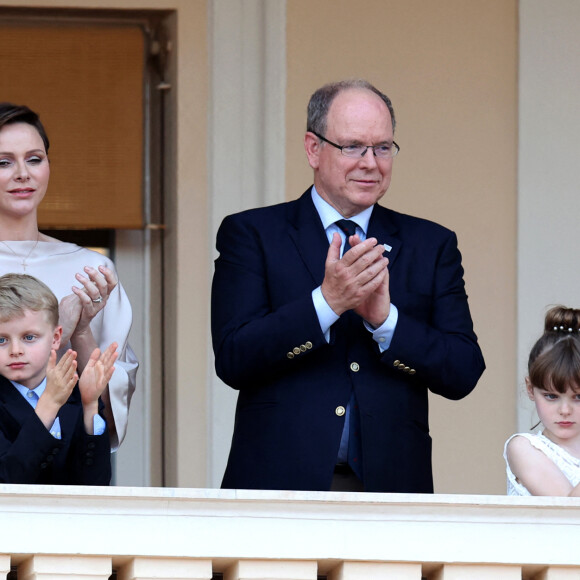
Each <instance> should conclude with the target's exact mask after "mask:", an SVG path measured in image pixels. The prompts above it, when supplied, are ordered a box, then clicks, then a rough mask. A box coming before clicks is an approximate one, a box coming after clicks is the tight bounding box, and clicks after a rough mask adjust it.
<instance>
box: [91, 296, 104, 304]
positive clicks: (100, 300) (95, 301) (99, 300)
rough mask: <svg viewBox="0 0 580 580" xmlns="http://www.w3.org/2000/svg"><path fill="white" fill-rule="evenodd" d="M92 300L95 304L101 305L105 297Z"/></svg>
mask: <svg viewBox="0 0 580 580" xmlns="http://www.w3.org/2000/svg"><path fill="white" fill-rule="evenodd" d="M91 300H92V301H93V302H94V303H95V304H99V302H102V301H103V297H102V296H99V297H98V298H91Z"/></svg>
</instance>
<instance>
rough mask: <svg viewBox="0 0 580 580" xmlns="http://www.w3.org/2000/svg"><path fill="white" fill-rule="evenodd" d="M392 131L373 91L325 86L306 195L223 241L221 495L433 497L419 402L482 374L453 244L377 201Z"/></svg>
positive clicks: (235, 224)
mask: <svg viewBox="0 0 580 580" xmlns="http://www.w3.org/2000/svg"><path fill="white" fill-rule="evenodd" d="M394 127H395V116H394V111H393V107H392V104H391V101H390V100H389V99H388V97H387V96H386V95H384V94H382V93H381V92H380V91H378V90H377V89H376V88H375V87H373V86H372V85H371V84H370V83H367V82H366V81H361V80H354V81H342V82H338V83H333V84H330V85H325V86H324V87H322V88H321V89H319V90H318V91H316V92H315V93H314V94H313V96H312V97H311V99H310V103H309V106H308V123H307V132H306V135H305V139H304V144H305V149H306V154H307V157H308V161H309V164H310V166H311V167H312V168H313V170H314V185H313V187H311V188H310V189H309V190H308V191H306V193H304V194H303V195H302V197H300V198H299V199H298V200H295V201H291V202H288V203H283V204H279V205H276V206H272V207H265V208H259V209H253V210H249V211H245V212H241V213H239V214H236V215H232V216H228V217H227V218H225V219H224V221H223V223H222V225H221V227H220V229H219V232H218V236H217V249H218V251H219V257H218V259H217V260H216V264H215V274H214V280H213V287H212V338H213V347H214V352H215V357H216V370H217V374H218V376H219V377H220V378H221V379H222V380H223V381H224V382H225V383H226V384H228V385H229V386H231V387H232V388H234V389H237V390H238V391H239V395H238V402H237V408H236V418H235V426H234V434H233V440H232V446H231V451H230V455H229V459H228V464H227V468H226V472H225V475H224V479H223V483H222V487H224V488H247V489H295V490H354V491H358V490H363V489H364V490H365V491H374V492H423V493H429V492H432V491H433V478H432V470H431V438H430V436H429V424H428V400H427V394H428V391H429V390H431V391H432V392H434V393H437V394H440V395H442V396H444V397H446V398H449V399H460V398H462V397H464V396H465V395H467V394H468V393H469V392H470V391H471V390H472V389H473V388H474V387H475V385H476V383H477V381H478V379H479V377H480V376H481V374H482V372H483V370H484V368H485V364H484V361H483V357H482V354H481V351H480V348H479V346H478V344H477V337H476V335H475V334H474V332H473V324H472V320H471V316H470V313H469V307H468V303H467V295H466V293H465V287H464V282H463V269H462V266H461V255H460V253H459V250H458V248H457V239H456V236H455V234H454V233H453V232H451V231H449V230H447V229H446V228H444V227H442V226H440V225H438V224H435V223H433V222H430V221H427V220H423V219H419V218H416V217H412V216H408V215H404V214H400V213H397V212H395V211H392V210H389V209H386V208H384V207H382V206H380V205H378V203H377V202H378V201H379V200H380V199H381V198H382V196H383V195H384V194H385V192H386V191H387V189H388V187H389V183H390V178H391V171H392V166H393V157H394V156H395V155H396V154H397V152H398V150H399V147H398V145H397V144H396V143H395V141H394V140H393V132H394ZM345 220H346V221H345Z"/></svg>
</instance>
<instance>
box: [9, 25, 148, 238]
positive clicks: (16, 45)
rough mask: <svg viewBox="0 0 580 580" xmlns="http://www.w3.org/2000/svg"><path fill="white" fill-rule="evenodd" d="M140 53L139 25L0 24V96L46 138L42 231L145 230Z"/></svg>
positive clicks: (141, 61) (40, 223)
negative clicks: (29, 113) (35, 117)
mask: <svg viewBox="0 0 580 580" xmlns="http://www.w3.org/2000/svg"><path fill="white" fill-rule="evenodd" d="M144 51H145V40H144V33H143V31H142V29H141V28H140V27H139V26H137V25H108V24H106V25H105V24H104V25H90V26H85V25H79V24H78V23H76V24H74V25H73V24H67V23H63V24H59V23H56V24H54V25H53V24H44V23H42V24H19V23H14V24H2V25H0V55H1V56H2V61H3V62H4V67H3V69H4V70H3V73H2V75H0V101H10V102H13V103H16V104H19V105H27V106H29V107H30V108H31V109H33V110H34V111H36V112H37V113H38V114H39V115H40V119H41V121H42V123H43V124H44V126H45V128H46V131H47V133H48V137H49V139H50V151H49V159H50V164H51V177H50V183H49V187H48V192H47V194H46V197H45V199H44V201H43V202H42V204H41V205H40V208H39V216H38V219H39V226H40V227H41V228H42V229H49V228H54V229H92V228H113V229H118V228H133V229H136V228H141V227H143V201H142V200H143V188H144V183H143V181H144V180H143V173H144V172H143V169H144V168H143V158H144V143H143V132H144V122H143V119H144V102H143V94H144V66H145V65H144V61H145V58H144Z"/></svg>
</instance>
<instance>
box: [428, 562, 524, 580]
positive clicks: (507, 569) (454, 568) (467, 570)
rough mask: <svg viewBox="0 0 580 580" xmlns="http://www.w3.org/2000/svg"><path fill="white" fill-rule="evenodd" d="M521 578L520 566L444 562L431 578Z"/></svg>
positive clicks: (515, 579)
mask: <svg viewBox="0 0 580 580" xmlns="http://www.w3.org/2000/svg"><path fill="white" fill-rule="evenodd" d="M466 578H469V580H521V579H522V569H521V567H520V566H502V565H493V564H444V565H443V567H442V568H441V570H439V571H438V572H437V573H436V574H435V575H434V576H433V577H432V578H430V580H466Z"/></svg>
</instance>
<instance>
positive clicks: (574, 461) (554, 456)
mask: <svg viewBox="0 0 580 580" xmlns="http://www.w3.org/2000/svg"><path fill="white" fill-rule="evenodd" d="M518 435H520V436H521V437H525V438H526V439H527V440H528V441H529V442H530V443H531V444H532V445H533V446H534V447H535V448H536V449H539V450H540V451H541V452H542V453H544V454H545V455H547V456H548V457H549V458H550V459H551V460H552V461H553V462H554V463H555V464H556V465H557V466H558V468H559V469H560V471H561V472H562V473H563V474H564V475H565V476H566V479H568V481H569V482H570V483H571V484H572V485H573V486H576V485H578V483H580V459H578V458H576V457H574V456H573V455H570V454H569V453H568V452H567V451H565V450H564V449H562V447H560V446H559V445H557V444H556V443H554V442H553V441H550V439H548V438H547V437H544V435H543V434H542V433H537V434H533V433H516V434H515V435H512V436H511V437H510V438H509V439H508V440H507V441H506V442H505V445H504V448H503V458H504V459H505V464H506V473H507V494H508V495H532V494H531V493H530V492H529V491H528V490H527V489H526V488H525V487H524V486H523V485H522V484H521V483H520V482H519V481H516V476H515V475H514V474H513V473H512V470H511V469H510V465H509V463H508V460H507V454H506V449H507V445H508V443H509V442H510V441H511V440H512V439H513V438H514V437H516V436H518Z"/></svg>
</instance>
